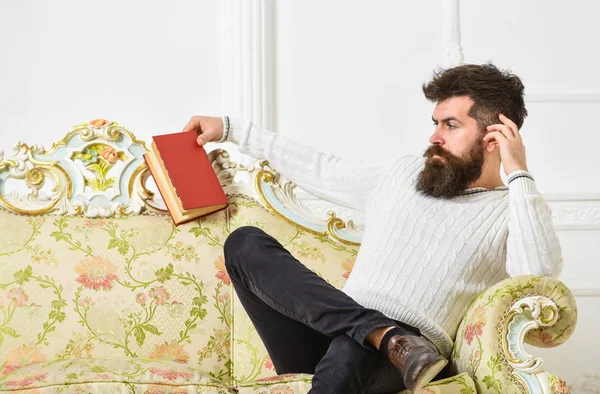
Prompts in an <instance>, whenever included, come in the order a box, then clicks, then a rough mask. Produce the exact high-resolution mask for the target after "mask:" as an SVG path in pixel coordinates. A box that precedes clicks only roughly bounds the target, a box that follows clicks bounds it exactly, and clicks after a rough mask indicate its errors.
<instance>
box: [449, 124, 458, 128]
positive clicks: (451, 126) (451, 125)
mask: <svg viewBox="0 0 600 394" xmlns="http://www.w3.org/2000/svg"><path fill="white" fill-rule="evenodd" d="M448 127H449V128H451V129H455V128H456V126H455V125H453V124H452V123H448Z"/></svg>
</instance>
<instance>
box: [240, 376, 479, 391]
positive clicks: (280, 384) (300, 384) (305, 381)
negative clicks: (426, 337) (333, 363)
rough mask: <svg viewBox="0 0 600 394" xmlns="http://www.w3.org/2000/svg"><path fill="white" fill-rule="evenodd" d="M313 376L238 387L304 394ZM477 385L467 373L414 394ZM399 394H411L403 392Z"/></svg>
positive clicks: (469, 387) (436, 383)
mask: <svg viewBox="0 0 600 394" xmlns="http://www.w3.org/2000/svg"><path fill="white" fill-rule="evenodd" d="M310 387H311V375H306V374H297V375H291V374H290V375H281V376H275V377H270V378H265V379H260V380H257V381H255V382H253V383H249V384H245V385H242V386H240V387H238V392H239V394H251V393H257V394H304V393H307V392H308V391H309V390H310ZM475 393H476V391H475V383H473V380H472V379H471V378H470V377H469V375H467V374H466V373H461V374H460V375H456V376H453V377H451V378H447V379H441V380H437V381H435V382H431V383H429V384H428V385H426V386H425V387H423V388H422V389H421V390H418V391H416V392H415V393H414V394H475ZM399 394H410V390H403V391H401V392H400V393H399Z"/></svg>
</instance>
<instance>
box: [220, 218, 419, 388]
mask: <svg viewBox="0 0 600 394" xmlns="http://www.w3.org/2000/svg"><path fill="white" fill-rule="evenodd" d="M224 249H225V267H226V269H227V272H228V274H229V276H230V278H231V282H232V283H233V286H234V288H235V291H236V294H237V295H238V297H239V299H240V301H241V303H242V305H243V306H244V309H245V310H246V312H247V313H248V316H249V317H250V320H251V321H252V323H253V324H254V327H255V328H256V331H257V332H258V334H259V336H260V338H261V339H262V341H263V342H264V344H265V347H266V348H267V351H268V352H269V355H270V356H271V360H272V361H273V365H274V366H275V370H276V371H277V373H278V374H284V373H308V374H314V376H313V382H312V389H311V391H310V392H311V393H315V394H316V393H319V394H320V393H336V394H338V393H344V394H352V393H364V392H368V393H392V392H398V391H401V390H403V389H404V388H405V386H404V383H403V381H402V378H401V376H400V374H399V372H398V371H397V370H396V369H395V368H394V366H393V365H392V364H391V362H390V361H389V360H388V359H387V358H385V357H383V356H381V355H380V354H379V353H378V352H377V351H376V350H375V349H374V348H373V347H372V346H371V345H370V344H369V343H368V342H367V341H366V337H367V335H368V334H369V333H370V332H371V331H373V330H374V329H376V328H381V327H388V326H399V327H400V328H401V329H403V330H404V331H405V333H406V335H420V331H419V330H418V329H417V328H415V327H412V326H409V325H408V324H405V323H402V322H397V321H395V320H392V319H390V318H388V317H386V316H385V315H383V314H382V313H381V312H379V311H376V310H374V309H368V308H364V307H362V306H361V305H359V304H358V303H357V302H355V301H354V300H353V299H352V298H350V297H349V296H348V295H346V294H345V293H344V292H342V291H341V290H338V289H336V288H335V287H333V286H331V285H330V284H329V283H327V282H326V281H325V280H324V279H322V278H321V277H319V276H318V275H317V274H315V273H314V272H312V271H311V270H310V269H308V268H306V267H305V266H304V265H303V264H302V263H300V262H299V261H298V260H297V259H296V258H294V257H293V256H292V255H291V254H290V252H289V251H288V250H286V249H285V248H284V247H283V246H282V245H281V244H280V243H279V242H278V241H277V240H276V239H275V238H273V237H272V236H270V235H269V234H267V233H265V232H264V231H263V230H261V229H259V228H257V227H252V226H244V227H240V228H238V229H236V230H234V231H233V232H232V233H231V234H230V235H229V237H228V238H227V240H226V241H225V245H224Z"/></svg>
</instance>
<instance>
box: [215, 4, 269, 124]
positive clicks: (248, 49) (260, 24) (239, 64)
mask: <svg viewBox="0 0 600 394" xmlns="http://www.w3.org/2000/svg"><path fill="white" fill-rule="evenodd" d="M273 7H274V2H273V1H272V0H230V1H223V2H220V12H221V19H222V22H223V25H224V26H226V28H223V29H222V31H221V44H222V48H223V49H222V54H223V56H222V60H223V63H222V64H223V66H224V67H223V77H222V79H223V87H224V89H223V92H224V97H223V112H224V113H226V114H229V115H231V116H235V117H240V118H243V119H246V120H251V121H252V122H253V123H254V124H257V125H260V126H262V127H264V128H267V129H271V128H272V126H273V103H274V99H273V92H274V90H273V81H274V78H273V74H274V73H273V71H274V67H273V60H274V58H275V57H274V53H273V51H274V48H273V36H274V35H273V25H274V24H273Z"/></svg>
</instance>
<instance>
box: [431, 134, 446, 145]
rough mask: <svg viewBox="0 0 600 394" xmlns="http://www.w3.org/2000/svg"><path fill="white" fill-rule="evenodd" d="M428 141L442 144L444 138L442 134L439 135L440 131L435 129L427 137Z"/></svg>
mask: <svg viewBox="0 0 600 394" xmlns="http://www.w3.org/2000/svg"><path fill="white" fill-rule="evenodd" d="M429 143H431V144H432V145H434V144H437V145H443V144H444V139H443V138H442V136H441V135H440V133H438V132H437V131H435V132H434V133H433V134H432V135H431V137H429Z"/></svg>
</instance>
